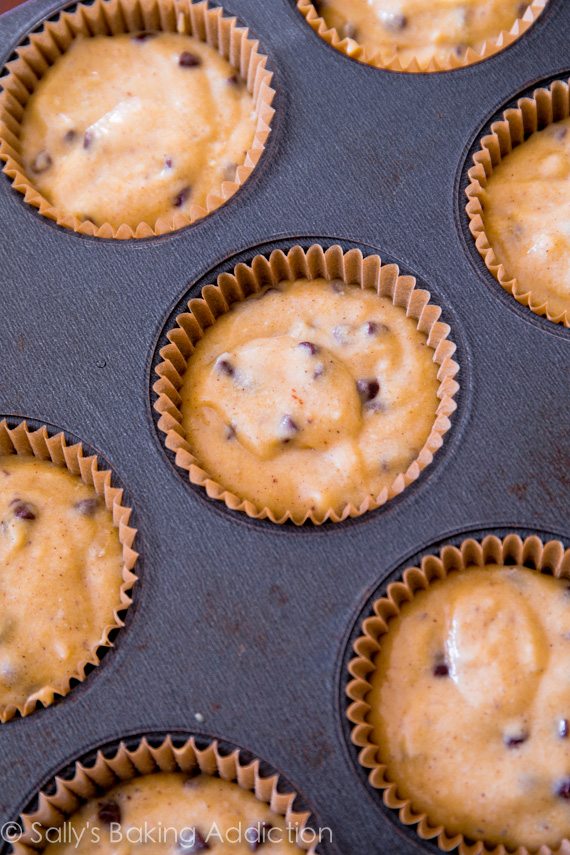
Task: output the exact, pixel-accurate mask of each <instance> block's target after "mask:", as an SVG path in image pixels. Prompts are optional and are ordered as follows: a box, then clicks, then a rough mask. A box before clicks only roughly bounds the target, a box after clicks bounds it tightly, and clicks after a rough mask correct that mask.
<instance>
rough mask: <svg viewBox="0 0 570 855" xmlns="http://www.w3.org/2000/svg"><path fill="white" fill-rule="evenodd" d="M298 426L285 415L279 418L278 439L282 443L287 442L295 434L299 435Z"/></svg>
mask: <svg viewBox="0 0 570 855" xmlns="http://www.w3.org/2000/svg"><path fill="white" fill-rule="evenodd" d="M299 430H300V428H299V425H298V424H297V422H295V421H294V420H293V419H292V418H291V416H289V415H285V416H283V417H282V418H281V421H280V422H279V439H281V440H282V441H283V442H289V441H290V440H291V439H293V437H294V436H295V434H297V433H299Z"/></svg>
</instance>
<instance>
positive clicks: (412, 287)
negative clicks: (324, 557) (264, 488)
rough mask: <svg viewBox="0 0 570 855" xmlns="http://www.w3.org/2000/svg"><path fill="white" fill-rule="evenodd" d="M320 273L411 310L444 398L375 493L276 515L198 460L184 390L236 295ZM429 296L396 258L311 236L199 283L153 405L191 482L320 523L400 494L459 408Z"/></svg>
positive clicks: (445, 341)
mask: <svg viewBox="0 0 570 855" xmlns="http://www.w3.org/2000/svg"><path fill="white" fill-rule="evenodd" d="M319 277H323V278H325V279H329V280H332V279H341V280H342V281H343V282H345V283H346V284H354V285H360V287H361V288H370V289H373V290H375V291H376V292H377V293H378V294H379V295H380V296H384V297H388V298H389V299H391V300H392V302H393V304H394V305H396V306H401V307H402V308H405V310H406V314H407V315H408V317H412V318H414V319H416V320H417V328H418V330H420V331H421V332H423V333H424V334H425V335H426V337H427V343H428V345H429V346H430V347H431V348H432V349H433V351H434V357H433V359H434V362H435V363H436V364H437V365H438V366H439V370H438V374H437V376H438V380H439V389H438V398H439V406H438V408H437V411H436V417H435V421H434V424H433V427H432V430H431V433H430V435H429V437H428V439H427V440H426V443H425V445H424V447H423V448H422V449H421V451H420V453H419V455H418V457H417V458H416V460H415V461H413V462H412V463H411V464H410V466H409V467H408V469H407V471H406V472H405V473H400V474H399V475H398V476H397V477H396V478H395V479H394V481H393V483H392V484H391V486H390V487H389V488H384V489H383V490H382V491H381V493H380V494H379V495H378V496H377V497H376V499H375V500H372V499H371V498H370V497H367V498H366V499H365V500H364V501H363V502H362V504H360V505H359V506H356V505H353V504H347V505H346V506H345V507H344V509H343V510H342V512H341V513H340V514H339V513H337V512H336V511H335V510H333V509H332V508H331V509H329V510H328V511H327V512H326V513H325V514H323V515H322V516H320V515H318V514H316V513H314V512H309V511H308V512H307V513H306V514H305V515H304V516H303V517H301V518H299V517H295V516H294V515H293V513H292V512H290V511H288V512H287V513H286V514H284V515H283V516H282V517H277V516H275V514H274V513H273V511H271V509H270V508H267V507H264V508H259V507H256V506H255V505H254V504H253V503H252V502H250V501H248V500H245V499H242V498H240V497H239V496H237V495H236V494H235V493H232V492H230V491H229V490H226V489H225V488H224V487H223V486H222V485H221V484H219V483H217V482H216V481H215V480H213V479H212V478H211V477H210V476H209V474H208V473H207V472H206V471H204V469H202V468H201V466H200V465H199V463H198V461H197V460H196V458H195V457H194V455H193V453H192V449H191V447H190V445H189V443H188V442H187V440H186V439H185V436H184V431H183V428H182V413H181V410H180V408H179V407H180V403H181V397H180V393H179V390H180V388H181V386H182V383H183V378H184V373H185V370H186V367H187V364H188V359H189V358H190V356H191V354H192V352H193V350H194V346H195V344H196V342H197V341H198V340H199V339H200V338H201V337H202V336H203V334H204V332H205V330H206V329H207V328H208V327H209V326H211V325H212V324H213V323H214V321H215V320H216V319H217V318H218V317H219V316H220V315H222V314H224V313H225V312H227V311H229V309H230V308H231V306H232V305H233V304H234V303H236V302H241V301H243V300H245V299H246V297H247V296H248V295H250V294H255V293H258V292H259V291H260V290H261V289H262V288H264V287H265V286H267V285H276V284H277V283H278V282H282V281H284V280H287V279H297V278H307V279H315V278H319ZM430 296H431V295H430V293H429V292H428V291H425V290H421V289H419V288H416V280H415V278H414V277H413V276H401V275H400V272H399V269H398V266H397V265H396V264H382V260H381V259H380V256H378V255H370V256H368V257H364V256H363V255H362V253H361V252H360V250H358V249H351V250H349V251H348V252H344V251H343V250H342V247H340V246H338V245H335V246H331V247H329V249H326V250H325V249H324V248H323V247H322V246H320V245H319V244H313V245H312V246H311V247H310V248H309V249H308V250H304V249H303V248H302V247H301V246H293V247H292V248H291V249H290V250H289V251H288V252H287V254H285V253H284V252H282V251H281V250H275V251H274V252H272V253H271V255H270V256H269V258H266V257H265V256H263V255H257V256H256V257H255V258H254V259H253V261H252V262H251V264H250V265H245V264H238V265H237V266H236V267H235V268H234V271H233V273H222V274H221V275H220V276H219V277H218V280H217V284H216V285H206V286H205V287H204V288H203V289H202V297H201V298H200V299H191V300H190V301H189V303H188V312H184V313H183V314H180V315H178V316H177V318H176V326H175V327H174V328H172V329H170V331H169V332H168V334H167V338H168V340H169V342H170V343H169V344H168V345H166V346H165V347H163V348H162V349H161V350H160V357H161V361H160V362H159V363H158V365H157V366H156V369H155V370H156V374H157V375H158V378H159V379H158V380H156V382H155V383H154V386H153V389H154V391H155V393H156V396H157V399H156V401H155V403H154V409H155V410H156V412H157V413H158V414H159V416H160V418H159V420H158V428H159V430H160V431H161V432H162V433H163V434H164V441H165V444H166V447H167V449H169V450H170V451H172V452H173V453H174V455H175V460H176V464H177V465H178V466H179V467H180V468H181V469H183V470H185V472H187V473H188V476H189V479H190V481H191V483H192V484H197V485H199V486H200V487H204V488H205V490H206V492H207V494H208V496H209V497H210V498H212V499H217V500H220V501H223V502H225V504H226V505H227V507H228V508H230V509H231V510H234V511H241V512H243V513H246V514H247V515H248V516H249V517H252V518H253V519H269V520H270V521H271V522H274V523H279V524H282V523H285V522H287V521H288V520H291V521H292V522H293V523H295V524H297V525H302V524H303V523H305V522H306V521H308V520H309V521H310V522H312V523H315V524H317V525H319V524H321V523H323V522H325V521H326V520H331V521H332V522H340V521H342V520H345V519H346V518H347V517H357V516H360V515H361V514H364V513H366V511H369V510H373V509H375V508H378V507H380V506H381V505H383V504H384V503H385V502H387V501H388V500H389V499H392V498H394V496H397V495H399V494H400V493H401V492H402V491H403V490H405V488H406V487H408V486H409V485H410V484H411V483H412V482H413V481H415V480H416V479H417V478H418V477H419V474H420V472H421V471H422V470H423V469H425V468H426V466H428V465H429V464H430V463H431V462H432V460H433V456H434V454H435V452H436V451H437V450H438V449H439V448H440V447H441V445H442V444H443V437H444V435H445V434H446V433H447V431H448V430H449V428H450V426H451V422H450V417H451V415H452V413H453V412H454V411H455V409H456V403H455V401H454V397H455V394H456V393H457V391H458V389H459V384H458V383H457V381H456V380H455V375H456V374H457V372H458V370H459V366H458V364H457V363H456V362H455V360H454V359H453V355H454V353H455V350H456V347H455V344H454V343H453V342H452V341H450V340H449V338H448V335H449V332H450V328H449V326H448V325H447V324H444V323H442V322H441V321H439V320H438V319H439V317H440V315H441V309H440V308H439V307H438V306H435V305H433V304H432V303H430Z"/></svg>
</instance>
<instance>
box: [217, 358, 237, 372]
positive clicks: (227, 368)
mask: <svg viewBox="0 0 570 855" xmlns="http://www.w3.org/2000/svg"><path fill="white" fill-rule="evenodd" d="M216 370H217V371H219V372H220V373H221V374H225V375H226V377H233V376H234V374H235V368H234V366H233V365H232V363H231V362H230V360H229V359H226V358H225V357H223V356H220V357H219V359H217V360H216Z"/></svg>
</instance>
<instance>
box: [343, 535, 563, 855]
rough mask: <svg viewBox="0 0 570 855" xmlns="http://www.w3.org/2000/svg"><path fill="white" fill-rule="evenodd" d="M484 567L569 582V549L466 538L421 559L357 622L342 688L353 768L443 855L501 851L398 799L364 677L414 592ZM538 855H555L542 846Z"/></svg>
mask: <svg viewBox="0 0 570 855" xmlns="http://www.w3.org/2000/svg"><path fill="white" fill-rule="evenodd" d="M489 564H501V565H504V564H519V565H523V566H525V567H529V568H531V569H533V570H536V571H538V572H540V573H547V574H549V575H553V576H556V577H557V578H560V577H563V578H570V549H565V548H564V546H563V545H562V543H561V542H560V541H558V540H549V541H547V542H546V543H543V542H542V540H541V539H540V538H539V537H538V536H536V535H533V536H530V537H527V538H526V539H525V540H524V541H523V540H522V539H521V538H520V537H519V535H517V534H508V535H507V536H506V537H505V538H503V539H501V538H499V537H497V536H495V535H488V536H487V537H485V538H484V539H483V540H482V541H481V542H479V541H477V540H474V539H472V538H469V539H467V540H464V541H463V542H462V543H461V545H460V546H459V547H455V546H444V547H443V548H442V549H441V551H440V552H439V554H438V555H427V556H425V557H424V558H423V559H422V561H421V564H420V566H419V567H408V568H407V569H406V571H405V572H404V574H403V577H402V580H401V581H398V582H392V583H391V584H390V585H388V589H387V593H386V596H384V597H381V598H380V599H378V600H376V601H375V602H374V604H373V606H372V612H373V614H372V615H371V616H370V617H367V618H366V619H365V620H364V621H363V622H362V633H361V635H360V636H359V638H358V639H357V641H356V642H355V644H354V652H355V654H356V655H355V657H354V658H353V659H352V660H351V661H350V663H349V666H348V670H349V672H350V676H351V677H352V679H351V680H350V682H349V683H348V685H347V688H346V694H347V695H348V698H349V699H350V701H351V703H350V705H349V707H348V709H347V712H346V715H347V718H348V720H349V721H350V722H351V723H352V725H353V728H352V733H351V737H352V742H353V743H354V745H356V746H358V748H359V749H360V751H359V755H358V759H359V762H360V764H361V765H362V766H363V767H364V768H365V769H369V770H370V772H369V775H368V780H369V783H370V784H371V785H372V786H373V787H374V788H376V789H378V790H382V791H383V800H384V804H385V805H386V807H388V808H391V809H392V810H397V811H399V819H400V822H401V823H402V824H403V825H414V826H416V829H415V830H416V832H417V834H418V836H419V837H420V838H421V839H422V840H435V842H436V843H437V845H438V846H439V848H440V849H442V850H443V851H444V852H450V851H451V850H452V849H455V848H457V849H458V851H459V853H460V855H482V853H486V852H492V853H493V855H506V850H505V848H504V847H503V846H494V845H486V844H485V841H483V840H472V839H470V840H466V839H465V838H464V837H463V835H462V834H451V833H448V832H447V831H446V829H445V828H444V827H443V826H441V825H433V824H432V823H431V822H430V819H429V816H427V814H425V813H420V812H418V811H416V810H415V808H414V806H413V804H412V802H411V800H410V799H405V798H401V797H400V795H399V793H398V785H397V784H396V783H395V782H393V781H391V780H390V778H389V775H388V770H387V767H386V766H385V765H384V764H383V762H382V760H381V757H380V754H381V748H380V746H379V745H378V744H376V743H375V742H374V741H373V728H372V725H370V724H369V722H368V715H369V713H370V705H369V703H368V701H367V697H368V694H369V692H370V690H371V688H372V686H371V683H370V681H369V676H370V674H371V673H373V672H374V668H375V664H374V662H375V658H376V654H377V653H378V651H379V650H380V647H381V644H382V636H383V635H384V634H385V633H387V632H388V629H389V624H390V621H391V620H392V619H393V618H394V617H396V616H397V615H399V613H400V610H401V607H402V606H403V605H404V604H405V603H407V602H410V601H411V600H412V599H413V598H414V596H415V594H416V593H417V592H420V591H424V590H426V589H427V588H428V587H429V586H430V585H431V584H432V582H435V581H437V580H439V579H444V578H445V577H446V576H448V575H449V574H450V573H452V572H454V571H457V570H466V569H467V568H469V567H485V566H486V565H489ZM509 851H510V850H509ZM568 852H570V841H566V840H565V841H563V842H562V844H561V846H560V848H559V849H557V850H556V853H557V855H567V853H568ZM513 855H529V850H527V849H526V847H523V846H519V847H518V848H517V850H516V852H515V853H513ZM540 855H555V853H554V852H553V850H552V849H550V848H549V847H547V846H543V847H541V849H540Z"/></svg>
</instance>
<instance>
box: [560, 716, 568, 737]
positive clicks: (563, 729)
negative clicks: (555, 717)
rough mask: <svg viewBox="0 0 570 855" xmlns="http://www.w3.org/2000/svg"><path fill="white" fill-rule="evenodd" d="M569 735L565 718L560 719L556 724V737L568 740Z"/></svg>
mask: <svg viewBox="0 0 570 855" xmlns="http://www.w3.org/2000/svg"><path fill="white" fill-rule="evenodd" d="M569 735H570V724H569V722H568V719H567V718H561V719H560V721H559V722H558V736H559V737H560V739H568V736H569Z"/></svg>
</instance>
